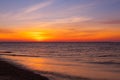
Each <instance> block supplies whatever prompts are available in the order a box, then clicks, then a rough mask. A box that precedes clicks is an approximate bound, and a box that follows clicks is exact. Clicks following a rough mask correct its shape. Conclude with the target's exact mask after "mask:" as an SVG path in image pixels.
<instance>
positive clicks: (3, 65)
mask: <svg viewBox="0 0 120 80" xmlns="http://www.w3.org/2000/svg"><path fill="white" fill-rule="evenodd" d="M0 80H49V79H48V78H46V77H44V76H41V75H39V74H36V73H34V72H32V71H29V70H26V69H23V68H20V67H18V66H16V65H13V64H11V63H10V62H7V61H5V60H3V59H0Z"/></svg>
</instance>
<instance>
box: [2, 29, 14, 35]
mask: <svg viewBox="0 0 120 80" xmlns="http://www.w3.org/2000/svg"><path fill="white" fill-rule="evenodd" d="M9 33H14V31H11V30H8V29H3V28H0V34H9Z"/></svg>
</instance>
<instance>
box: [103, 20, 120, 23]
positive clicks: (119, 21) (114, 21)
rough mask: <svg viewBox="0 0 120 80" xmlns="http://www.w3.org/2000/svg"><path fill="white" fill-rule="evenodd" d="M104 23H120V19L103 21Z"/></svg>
mask: <svg viewBox="0 0 120 80" xmlns="http://www.w3.org/2000/svg"><path fill="white" fill-rule="evenodd" d="M102 23H104V24H120V19H116V20H106V21H102Z"/></svg>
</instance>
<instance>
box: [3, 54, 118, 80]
mask: <svg viewBox="0 0 120 80" xmlns="http://www.w3.org/2000/svg"><path fill="white" fill-rule="evenodd" d="M2 57H3V58H5V59H7V60H9V61H12V62H15V63H18V64H20V65H22V66H24V67H26V68H28V69H32V70H35V71H48V72H56V73H62V74H67V75H72V76H80V77H81V76H82V77H88V78H95V79H109V80H112V79H119V74H117V73H114V72H107V71H102V69H101V68H100V66H95V65H91V64H86V63H75V62H68V61H61V60H57V59H49V58H40V57H21V56H2Z"/></svg>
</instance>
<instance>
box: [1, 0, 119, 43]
mask: <svg viewBox="0 0 120 80" xmlns="http://www.w3.org/2000/svg"><path fill="white" fill-rule="evenodd" d="M63 2H64V4H62V3H63ZM118 2H119V0H115V1H113V0H110V1H109V2H107V1H98V0H96V1H94V0H91V1H89V0H70V1H69V0H68V1H67V0H65V1H61V0H42V1H36V0H34V1H32V0H30V1H27V0H26V1H25V0H21V1H20V2H18V1H13V2H10V1H9V0H6V1H5V2H4V1H0V7H1V8H0V42H4V41H5V42H6V41H7V42H16V41H19V42H21V41H22V42H23V41H26V42H31V41H33V42H54V41H57V42H58V41H60V42H61V41H62V42H63V41H65V42H96V41H100V42H104V41H111V42H119V41H120V17H119V14H120V11H119V10H118V9H119V8H118V7H119V4H118ZM14 3H15V4H14ZM103 3H104V4H103ZM21 5H22V6H21ZM111 5H113V6H111ZM117 5H118V6H117Z"/></svg>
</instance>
